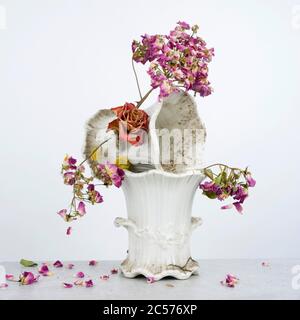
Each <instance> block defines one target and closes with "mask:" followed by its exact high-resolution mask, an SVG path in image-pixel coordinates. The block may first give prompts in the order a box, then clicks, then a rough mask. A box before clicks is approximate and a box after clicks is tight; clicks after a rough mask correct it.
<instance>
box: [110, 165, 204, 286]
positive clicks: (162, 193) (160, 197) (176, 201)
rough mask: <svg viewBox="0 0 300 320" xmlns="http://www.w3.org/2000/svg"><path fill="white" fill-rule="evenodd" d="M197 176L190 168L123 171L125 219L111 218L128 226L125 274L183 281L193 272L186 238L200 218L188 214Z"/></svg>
mask: <svg viewBox="0 0 300 320" xmlns="http://www.w3.org/2000/svg"><path fill="white" fill-rule="evenodd" d="M203 179H204V176H203V175H202V174H201V171H195V170H194V171H192V172H187V173H181V174H174V173H168V172H163V171H161V170H151V171H147V172H144V173H138V174H137V173H132V172H129V171H127V172H126V178H125V180H124V182H123V185H122V188H123V191H124V194H125V199H126V205H127V214H128V218H127V219H125V218H120V217H119V218H116V220H115V224H116V226H123V227H125V228H126V229H127V230H128V236H129V247H128V256H127V258H126V259H125V260H124V261H123V262H122V264H121V270H122V272H123V274H124V275H125V276H126V277H129V278H133V277H136V276H137V275H144V276H146V277H154V279H155V280H159V279H161V278H163V277H166V276H172V277H175V278H177V279H187V278H189V277H190V276H191V275H192V274H193V273H195V271H196V270H197V269H198V263H197V262H196V261H195V260H193V259H192V258H191V252H190V237H191V233H192V231H193V230H194V229H195V228H196V227H197V226H199V225H200V224H201V218H199V217H192V216H191V209H192V203H193V199H194V195H195V191H196V189H197V187H198V185H199V183H200V182H201V181H202V180H203Z"/></svg>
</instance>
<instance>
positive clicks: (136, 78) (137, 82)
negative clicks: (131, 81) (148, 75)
mask: <svg viewBox="0 0 300 320" xmlns="http://www.w3.org/2000/svg"><path fill="white" fill-rule="evenodd" d="M131 65H132V69H133V73H134V77H135V81H136V85H137V87H138V90H139V95H140V99H142V98H143V96H142V92H141V88H140V84H139V79H138V76H137V73H136V70H135V67H134V60H133V59H131Z"/></svg>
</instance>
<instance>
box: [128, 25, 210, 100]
mask: <svg viewBox="0 0 300 320" xmlns="http://www.w3.org/2000/svg"><path fill="white" fill-rule="evenodd" d="M198 29H199V28H198V26H197V25H194V26H192V27H190V25H189V24H188V23H186V22H184V21H179V22H178V23H177V26H176V27H175V29H174V30H171V31H170V33H169V34H168V35H148V34H145V35H144V36H142V38H141V41H136V40H134V41H133V43H132V52H133V56H132V58H133V60H134V61H135V62H137V63H142V64H145V63H146V62H149V63H150V67H149V69H148V74H149V75H150V78H151V86H152V88H154V89H155V88H159V89H160V93H159V98H164V97H167V96H168V95H170V94H171V93H172V92H176V91H178V90H179V88H183V89H185V90H186V91H189V90H192V91H194V92H195V94H196V93H199V94H200V96H202V97H206V96H208V95H210V94H211V93H212V88H211V86H210V82H209V81H208V63H209V62H210V61H211V59H212V57H213V56H214V49H208V48H207V47H206V43H205V41H204V40H203V39H202V38H201V37H199V36H197V31H198Z"/></svg>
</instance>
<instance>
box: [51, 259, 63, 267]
mask: <svg viewBox="0 0 300 320" xmlns="http://www.w3.org/2000/svg"><path fill="white" fill-rule="evenodd" d="M53 266H54V267H55V268H62V267H63V264H62V263H61V262H60V261H59V260H57V261H55V262H54V263H53Z"/></svg>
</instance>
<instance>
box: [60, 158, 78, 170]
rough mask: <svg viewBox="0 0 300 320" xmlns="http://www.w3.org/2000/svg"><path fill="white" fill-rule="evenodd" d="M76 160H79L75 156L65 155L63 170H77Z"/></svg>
mask: <svg viewBox="0 0 300 320" xmlns="http://www.w3.org/2000/svg"><path fill="white" fill-rule="evenodd" d="M76 162H77V160H76V159H74V158H73V157H69V156H68V155H66V156H65V158H64V161H63V164H62V170H63V171H67V170H70V169H71V170H76V169H77V167H76V165H75V164H76Z"/></svg>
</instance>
